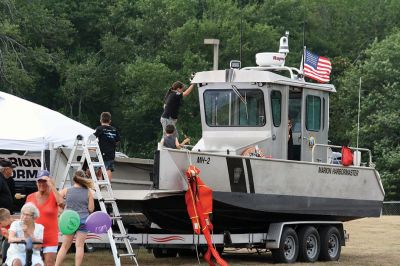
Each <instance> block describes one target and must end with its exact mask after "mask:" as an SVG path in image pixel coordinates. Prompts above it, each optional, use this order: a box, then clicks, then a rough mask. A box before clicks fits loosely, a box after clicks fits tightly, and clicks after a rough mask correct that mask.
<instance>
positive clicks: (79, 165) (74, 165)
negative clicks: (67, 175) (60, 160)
mask: <svg viewBox="0 0 400 266" xmlns="http://www.w3.org/2000/svg"><path fill="white" fill-rule="evenodd" d="M81 166H82V164H81V163H79V162H77V163H71V167H81Z"/></svg>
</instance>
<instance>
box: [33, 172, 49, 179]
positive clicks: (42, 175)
mask: <svg viewBox="0 0 400 266" xmlns="http://www.w3.org/2000/svg"><path fill="white" fill-rule="evenodd" d="M44 176H50V172H49V171H47V170H40V171H39V172H38V173H37V176H36V177H37V180H41V179H43V177H44Z"/></svg>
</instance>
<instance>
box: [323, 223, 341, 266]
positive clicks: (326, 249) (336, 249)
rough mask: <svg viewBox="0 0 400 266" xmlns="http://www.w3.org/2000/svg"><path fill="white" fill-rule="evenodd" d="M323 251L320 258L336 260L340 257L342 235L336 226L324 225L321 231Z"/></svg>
mask: <svg viewBox="0 0 400 266" xmlns="http://www.w3.org/2000/svg"><path fill="white" fill-rule="evenodd" d="M320 236H321V252H320V254H319V259H320V260H323V261H336V260H339V258H340V252H341V249H342V246H341V244H340V243H341V237H340V232H339V230H338V229H337V227H335V226H327V227H323V228H322V230H321V232H320Z"/></svg>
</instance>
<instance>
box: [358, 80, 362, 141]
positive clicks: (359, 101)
mask: <svg viewBox="0 0 400 266" xmlns="http://www.w3.org/2000/svg"><path fill="white" fill-rule="evenodd" d="M360 111H361V77H360V85H359V87H358V114H357V149H358V138H359V135H360Z"/></svg>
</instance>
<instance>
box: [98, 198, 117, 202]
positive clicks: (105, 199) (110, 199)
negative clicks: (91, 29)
mask: <svg viewBox="0 0 400 266" xmlns="http://www.w3.org/2000/svg"><path fill="white" fill-rule="evenodd" d="M99 201H102V202H104V203H113V202H115V199H114V198H102V199H99Z"/></svg>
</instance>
